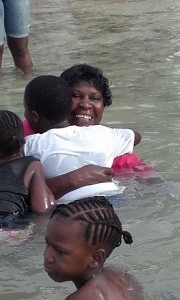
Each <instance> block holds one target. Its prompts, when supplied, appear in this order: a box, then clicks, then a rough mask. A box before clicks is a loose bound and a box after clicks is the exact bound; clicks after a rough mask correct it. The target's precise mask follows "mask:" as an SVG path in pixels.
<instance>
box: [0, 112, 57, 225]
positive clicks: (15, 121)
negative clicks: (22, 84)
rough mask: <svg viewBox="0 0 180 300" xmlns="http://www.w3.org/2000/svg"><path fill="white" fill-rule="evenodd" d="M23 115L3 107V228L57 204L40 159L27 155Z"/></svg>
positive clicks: (0, 191) (0, 141)
mask: <svg viewBox="0 0 180 300" xmlns="http://www.w3.org/2000/svg"><path fill="white" fill-rule="evenodd" d="M24 144H25V139H24V132H23V125H22V122H21V120H20V118H19V117H18V116H17V115H16V114H14V113H13V112H10V111H6V110H0V228H6V227H9V226H10V224H11V223H13V222H14V221H15V220H16V219H17V218H18V217H19V216H23V215H24V213H25V212H27V211H33V212H36V213H43V212H45V211H46V210H47V209H48V208H50V207H51V206H52V205H54V196H53V195H52V193H51V192H50V190H49V189H48V187H47V186H46V184H45V179H44V173H43V168H42V166H41V163H40V161H39V160H38V159H36V158H34V157H32V156H27V157H25V156H24V151H23V149H24Z"/></svg>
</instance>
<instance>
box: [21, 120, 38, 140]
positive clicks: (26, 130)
mask: <svg viewBox="0 0 180 300" xmlns="http://www.w3.org/2000/svg"><path fill="white" fill-rule="evenodd" d="M22 123H23V128H24V136H28V135H31V134H35V133H36V132H34V130H33V129H32V128H31V126H30V125H29V123H28V121H27V120H26V119H24V120H22Z"/></svg>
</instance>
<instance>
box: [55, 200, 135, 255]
mask: <svg viewBox="0 0 180 300" xmlns="http://www.w3.org/2000/svg"><path fill="white" fill-rule="evenodd" d="M57 214H60V215H61V216H63V217H65V218H68V219H70V220H77V221H83V222H85V223H86V224H87V226H86V229H85V232H84V234H85V239H86V241H87V242H88V243H89V244H90V245H97V244H104V245H105V246H106V247H107V249H108V251H107V252H108V253H107V255H108V256H109V255H110V254H111V252H112V251H113V249H114V248H115V247H118V246H120V244H121V238H122V236H123V239H124V241H125V243H126V244H131V243H132V242H133V240H132V236H131V234H130V233H129V232H127V231H122V227H121V222H120V220H119V218H118V216H117V215H116V213H115V211H114V209H113V206H112V205H111V203H110V202H109V201H108V200H107V199H106V197H104V196H94V197H87V198H84V199H81V200H76V201H74V202H71V203H68V204H60V205H58V206H57V207H56V208H55V210H54V211H53V213H52V215H51V218H53V216H55V215H57Z"/></svg>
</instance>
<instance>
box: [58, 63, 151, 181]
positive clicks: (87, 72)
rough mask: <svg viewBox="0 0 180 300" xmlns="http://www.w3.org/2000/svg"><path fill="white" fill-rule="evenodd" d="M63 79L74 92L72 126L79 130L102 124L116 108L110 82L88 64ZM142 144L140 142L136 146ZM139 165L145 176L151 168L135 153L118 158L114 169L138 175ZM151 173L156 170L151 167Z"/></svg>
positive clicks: (68, 73) (82, 65) (66, 73)
mask: <svg viewBox="0 0 180 300" xmlns="http://www.w3.org/2000/svg"><path fill="white" fill-rule="evenodd" d="M60 77H61V78H63V79H64V80H66V81H67V82H68V84H69V86H70V87H71V92H72V109H71V115H70V118H69V123H70V124H71V125H77V126H89V125H98V124H100V122H101V119H102V116H103V112H104V108H105V107H106V106H110V105H111V104H112V94H111V90H110V86H109V80H108V79H107V78H106V77H105V76H104V75H103V72H102V70H100V69H98V68H96V67H93V66H90V65H87V64H78V65H74V66H72V67H70V68H68V69H66V70H65V71H64V72H63V73H62V74H61V75H60ZM135 135H136V137H137V136H138V133H137V132H135ZM140 140H141V139H140V138H139V139H137V142H136V144H135V145H137V144H138V143H139V142H140ZM138 165H140V171H141V173H140V174H141V176H142V173H143V172H142V170H143V168H145V167H146V168H147V166H146V164H145V163H144V161H143V160H142V159H141V160H140V159H139V158H138V157H137V156H136V155H135V154H134V153H132V154H124V155H121V156H118V157H116V158H115V160H114V162H113V165H112V167H113V169H114V170H115V171H116V173H117V174H118V173H119V172H120V171H122V170H123V169H133V168H134V170H136V172H137V171H138V170H139V169H138ZM148 170H152V169H151V168H149V167H148Z"/></svg>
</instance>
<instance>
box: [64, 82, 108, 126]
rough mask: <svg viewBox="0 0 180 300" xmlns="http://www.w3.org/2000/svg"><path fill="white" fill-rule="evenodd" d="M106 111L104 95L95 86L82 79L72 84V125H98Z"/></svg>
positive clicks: (70, 120)
mask: <svg viewBox="0 0 180 300" xmlns="http://www.w3.org/2000/svg"><path fill="white" fill-rule="evenodd" d="M103 112H104V103H103V96H102V94H101V92H100V91H98V90H97V89H96V88H95V87H94V86H92V85H91V84H89V83H88V82H86V81H80V82H79V83H77V84H75V85H74V86H72V110H71V116H70V119H69V122H70V124H71V125H77V126H88V125H98V124H99V123H100V122H101V119H102V115H103Z"/></svg>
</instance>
